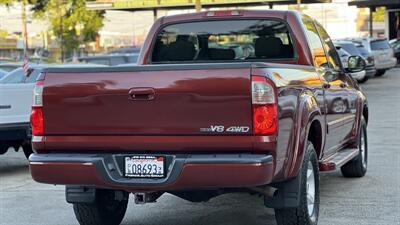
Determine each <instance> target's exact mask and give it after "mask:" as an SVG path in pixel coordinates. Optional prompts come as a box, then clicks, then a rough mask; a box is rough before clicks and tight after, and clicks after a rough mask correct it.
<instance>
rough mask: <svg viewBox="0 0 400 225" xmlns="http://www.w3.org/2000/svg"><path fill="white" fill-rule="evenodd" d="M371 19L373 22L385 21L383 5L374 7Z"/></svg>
mask: <svg viewBox="0 0 400 225" xmlns="http://www.w3.org/2000/svg"><path fill="white" fill-rule="evenodd" d="M372 19H373V20H374V21H375V22H383V21H385V7H378V8H376V10H375V12H373V13H372Z"/></svg>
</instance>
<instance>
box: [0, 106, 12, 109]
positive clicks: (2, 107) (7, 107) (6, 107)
mask: <svg viewBox="0 0 400 225" xmlns="http://www.w3.org/2000/svg"><path fill="white" fill-rule="evenodd" d="M0 109H11V105H0Z"/></svg>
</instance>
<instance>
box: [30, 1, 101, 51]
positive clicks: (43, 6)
mask: <svg viewBox="0 0 400 225" xmlns="http://www.w3.org/2000/svg"><path fill="white" fill-rule="evenodd" d="M33 5H34V6H33V8H32V10H33V11H34V16H35V17H36V18H41V19H45V20H48V21H49V22H50V25H51V30H52V31H53V33H54V34H55V35H56V36H57V37H58V38H59V41H60V42H62V43H60V44H62V45H63V46H64V48H65V52H66V54H67V55H71V53H72V51H73V50H74V49H76V48H78V47H79V46H80V45H82V44H85V43H88V42H92V41H95V40H96V37H97V35H98V32H99V30H100V29H101V27H102V26H103V18H104V12H99V11H91V10H87V9H86V0H42V1H37V2H36V3H34V4H33ZM61 40H62V41H61Z"/></svg>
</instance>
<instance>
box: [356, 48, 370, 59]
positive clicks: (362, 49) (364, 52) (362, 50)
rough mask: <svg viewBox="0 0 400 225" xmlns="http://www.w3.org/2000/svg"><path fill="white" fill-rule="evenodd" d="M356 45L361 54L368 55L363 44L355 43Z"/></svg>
mask: <svg viewBox="0 0 400 225" xmlns="http://www.w3.org/2000/svg"><path fill="white" fill-rule="evenodd" d="M356 47H357V50H358V51H359V52H360V53H361V55H362V56H364V57H367V56H368V55H369V53H368V50H367V49H366V48H365V47H364V46H363V45H357V46H356Z"/></svg>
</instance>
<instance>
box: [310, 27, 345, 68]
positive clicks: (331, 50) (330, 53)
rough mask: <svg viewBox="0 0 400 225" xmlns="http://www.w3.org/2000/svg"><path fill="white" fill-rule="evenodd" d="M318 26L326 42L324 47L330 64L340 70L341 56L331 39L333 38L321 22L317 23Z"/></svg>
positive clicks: (323, 40)
mask: <svg viewBox="0 0 400 225" xmlns="http://www.w3.org/2000/svg"><path fill="white" fill-rule="evenodd" d="M316 26H317V30H318V33H319V35H320V36H321V39H322V42H323V44H324V49H325V52H326V55H327V57H328V62H329V65H331V67H332V68H334V69H336V70H340V58H339V55H338V53H337V51H336V48H335V46H334V45H333V43H332V41H331V38H330V37H329V35H328V33H327V32H326V30H325V29H324V28H323V27H322V26H321V25H320V24H318V23H316Z"/></svg>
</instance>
